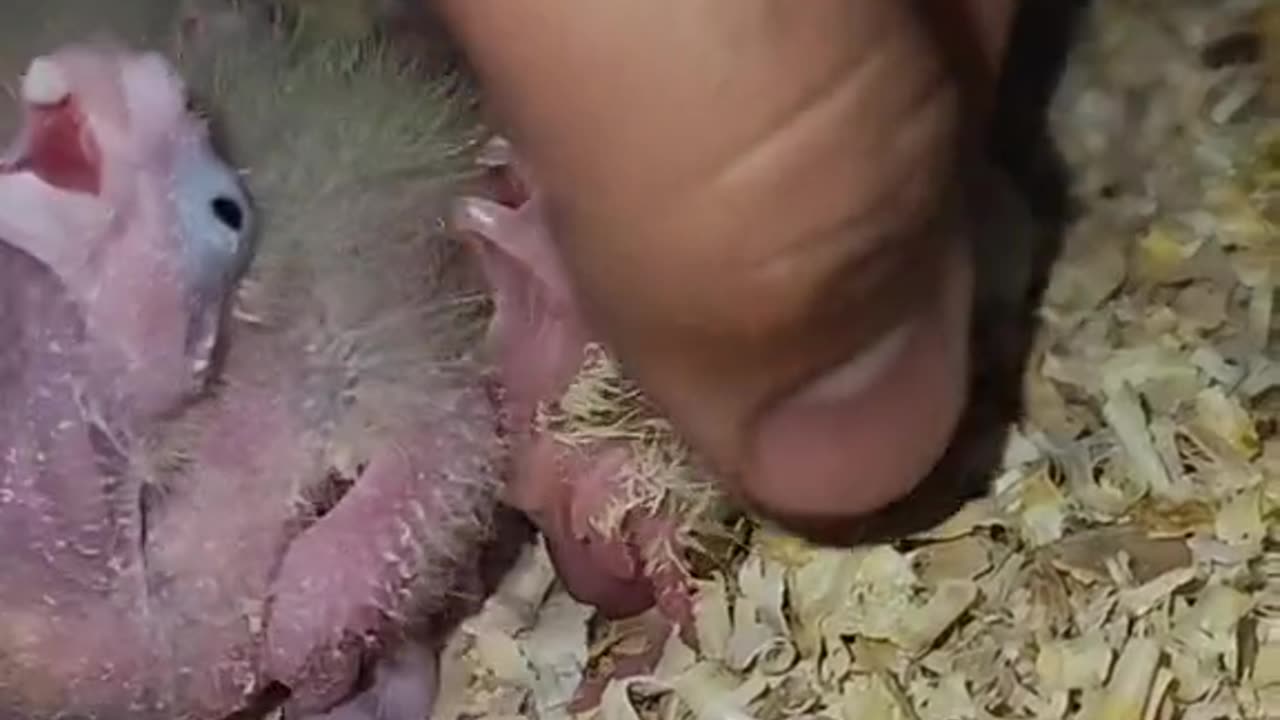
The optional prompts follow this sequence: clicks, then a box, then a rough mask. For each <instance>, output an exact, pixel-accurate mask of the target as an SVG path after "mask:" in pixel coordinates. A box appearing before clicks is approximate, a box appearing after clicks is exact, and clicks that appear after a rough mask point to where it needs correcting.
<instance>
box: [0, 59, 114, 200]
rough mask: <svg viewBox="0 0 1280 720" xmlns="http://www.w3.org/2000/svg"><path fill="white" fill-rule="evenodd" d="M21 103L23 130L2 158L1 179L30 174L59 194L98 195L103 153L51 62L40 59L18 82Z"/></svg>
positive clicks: (72, 96)
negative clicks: (10, 174)
mask: <svg viewBox="0 0 1280 720" xmlns="http://www.w3.org/2000/svg"><path fill="white" fill-rule="evenodd" d="M21 101H22V106H23V111H24V116H25V118H24V123H23V127H22V130H21V132H19V134H18V137H17V138H16V140H15V141H14V143H13V145H12V146H11V147H10V148H9V149H8V150H6V151H5V152H4V153H3V154H0V174H2V173H17V172H31V173H34V174H35V175H36V176H37V177H39V178H40V179H41V180H43V181H44V182H45V183H47V184H49V185H51V186H53V187H56V188H59V189H62V190H68V191H71V192H80V193H87V194H91V195H96V194H98V192H99V191H100V189H101V187H102V157H101V152H100V150H99V146H98V143H97V141H96V139H95V138H94V136H93V132H92V130H91V129H90V127H89V123H88V122H87V120H86V118H85V115H84V113H83V112H82V111H81V109H80V106H79V103H77V102H76V97H75V95H74V94H73V93H72V90H71V87H70V84H69V83H68V82H67V77H66V73H65V72H64V71H63V69H62V68H61V67H60V66H59V65H58V64H57V62H56V61H55V60H52V59H50V58H47V57H39V58H36V59H35V60H33V61H32V62H31V65H30V66H28V68H27V73H26V75H24V76H23V79H22V89H21Z"/></svg>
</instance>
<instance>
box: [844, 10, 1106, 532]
mask: <svg viewBox="0 0 1280 720" xmlns="http://www.w3.org/2000/svg"><path fill="white" fill-rule="evenodd" d="M1088 9H1089V0H1023V2H1022V5H1021V7H1020V10H1019V14H1018V16H1017V19H1016V21H1015V26H1014V34H1013V37H1012V39H1011V44H1010V47H1009V55H1008V59H1007V64H1006V66H1005V69H1004V74H1003V76H1002V77H1001V79H1000V83H999V87H998V95H997V100H996V109H995V113H994V118H993V121H994V126H993V128H992V132H991V136H990V145H989V147H988V152H989V155H988V157H989V158H990V159H991V160H992V161H993V163H994V165H995V166H996V168H997V170H998V173H999V174H1001V175H1003V178H999V180H1001V181H1002V182H998V183H996V184H997V185H1001V186H1002V187H1001V188H1000V189H999V191H998V192H995V193H994V194H992V195H989V196H987V197H985V198H984V199H983V200H982V202H983V204H984V205H986V212H983V213H980V214H979V218H980V219H979V222H980V223H981V226H980V227H978V228H977V232H976V244H977V247H976V254H977V259H978V277H977V287H978V296H977V299H976V306H975V312H974V323H973V349H972V352H973V378H972V391H971V399H970V403H969V407H968V408H967V410H966V413H965V416H964V418H963V419H962V421H961V424H960V428H959V429H958V431H957V433H956V435H955V438H954V439H953V441H952V444H951V446H950V447H949V448H948V450H947V453H946V455H945V456H944V457H943V459H942V461H941V462H940V463H939V464H938V465H937V467H936V469H935V470H934V472H933V474H932V475H930V477H929V478H927V479H926V480H925V481H924V482H923V483H921V484H920V485H919V486H918V487H917V488H916V490H915V491H913V492H912V493H911V494H910V495H908V496H907V497H906V498H904V499H903V500H901V501H899V502H898V503H896V504H894V505H893V506H891V507H889V508H888V509H886V510H884V511H882V512H880V513H878V514H876V515H875V516H873V517H871V518H868V519H865V520H864V521H863V522H861V523H860V526H859V527H858V528H857V529H856V530H855V532H856V533H857V536H856V538H850V537H849V536H843V537H837V538H832V539H833V540H840V541H842V542H844V543H848V542H851V541H854V540H856V541H857V542H884V541H892V540H895V539H900V538H902V537H903V536H904V535H907V534H910V533H913V532H919V531H922V530H925V529H928V528H929V527H932V526H935V525H937V524H938V523H940V522H942V521H943V520H945V519H946V518H947V517H948V516H950V515H951V514H953V513H954V512H955V511H956V510H957V509H958V508H959V507H960V506H961V505H962V504H963V503H964V502H966V501H968V500H971V499H973V498H976V497H980V496H981V495H983V494H985V493H986V492H987V491H988V489H989V486H990V481H991V480H992V479H993V477H994V475H995V473H996V471H998V469H999V467H1000V461H1001V457H1002V455H1003V449H1004V444H1005V440H1006V438H1007V435H1008V427H1009V425H1010V423H1012V422H1013V421H1014V420H1015V419H1016V418H1017V417H1018V416H1019V415H1021V413H1022V410H1023V398H1022V377H1023V373H1024V371H1025V370H1026V367H1027V362H1028V359H1029V355H1030V351H1031V343H1032V341H1033V339H1034V337H1035V333H1036V329H1037V325H1036V315H1035V311H1036V308H1037V307H1038V306H1039V304H1040V301H1041V297H1042V296H1043V294H1044V291H1045V288H1046V286H1047V284H1048V279H1049V273H1050V269H1051V267H1052V265H1053V263H1054V261H1055V259H1056V258H1057V256H1058V253H1059V250H1060V248H1061V246H1062V241H1063V236H1064V233H1065V230H1066V228H1067V226H1068V224H1069V223H1070V221H1071V219H1072V216H1073V212H1074V209H1073V208H1072V206H1071V202H1070V198H1069V194H1068V193H1069V182H1068V179H1067V168H1066V167H1065V165H1064V163H1063V161H1062V159H1061V157H1060V156H1059V154H1058V152H1057V148H1056V146H1055V144H1054V142H1053V140H1052V138H1051V137H1050V135H1049V123H1048V109H1049V105H1050V102H1051V100H1052V98H1053V97H1054V94H1055V92H1056V90H1057V88H1058V84H1059V81H1060V79H1061V77H1062V73H1063V70H1064V69H1065V67H1066V60H1067V57H1068V55H1069V52H1070V49H1071V47H1072V46H1073V44H1074V40H1075V37H1076V32H1077V31H1078V30H1079V29H1080V26H1081V23H1082V21H1083V20H1084V18H1085V13H1086V12H1087V11H1088Z"/></svg>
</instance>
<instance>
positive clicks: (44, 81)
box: [22, 57, 71, 105]
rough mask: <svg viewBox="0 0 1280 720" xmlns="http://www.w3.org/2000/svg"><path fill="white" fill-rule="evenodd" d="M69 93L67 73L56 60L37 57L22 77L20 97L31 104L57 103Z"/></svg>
mask: <svg viewBox="0 0 1280 720" xmlns="http://www.w3.org/2000/svg"><path fill="white" fill-rule="evenodd" d="M70 94H71V85H70V84H69V83H68V82H67V75H66V73H65V72H64V71H63V69H62V68H61V67H60V66H59V65H58V63H57V62H55V61H53V60H52V59H50V58H47V57H38V58H36V59H34V60H32V61H31V65H29V66H28V67H27V74H26V75H24V76H23V77H22V99H23V100H24V101H26V102H28V103H30V104H32V105H57V104H58V103H60V102H62V101H63V100H66V99H67V96H68V95H70Z"/></svg>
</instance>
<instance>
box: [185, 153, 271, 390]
mask: <svg viewBox="0 0 1280 720" xmlns="http://www.w3.org/2000/svg"><path fill="white" fill-rule="evenodd" d="M173 203H174V212H175V217H176V220H177V225H178V227H177V231H178V240H179V247H180V251H181V254H182V262H183V268H184V271H185V274H186V278H187V283H188V302H189V303H190V306H189V312H190V317H191V322H190V324H189V326H188V333H187V345H186V347H187V353H188V356H189V357H191V358H192V361H193V363H194V366H193V372H195V373H196V374H197V375H203V373H204V372H205V371H206V369H207V367H208V364H209V360H210V357H211V355H212V352H213V348H214V345H215V344H216V342H217V339H218V334H219V329H220V326H221V319H222V316H223V312H224V310H225V308H226V305H227V302H228V299H229V296H230V294H231V293H232V291H233V290H234V289H235V286H236V283H237V282H239V280H240V278H241V277H242V276H243V275H244V273H245V271H246V270H247V269H248V266H249V262H250V260H251V259H252V257H253V252H254V236H255V232H256V220H257V217H256V211H255V209H254V207H253V205H252V202H251V199H250V198H249V195H248V193H247V192H246V190H245V187H244V185H243V183H242V182H241V181H240V176H239V173H237V172H236V170H235V169H234V168H232V167H231V166H230V165H229V164H228V163H227V162H225V161H224V160H223V159H222V158H221V157H220V156H219V155H218V153H217V152H216V151H215V150H214V148H213V146H212V144H211V143H210V142H208V140H206V139H203V138H201V139H200V140H197V141H193V142H190V143H186V144H184V145H182V147H181V148H180V150H179V152H178V155H177V157H176V158H175V159H174V167H173Z"/></svg>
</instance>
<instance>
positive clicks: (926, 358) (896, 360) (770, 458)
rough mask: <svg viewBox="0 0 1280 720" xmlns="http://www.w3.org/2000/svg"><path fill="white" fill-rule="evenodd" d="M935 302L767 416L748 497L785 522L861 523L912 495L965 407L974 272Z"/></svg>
mask: <svg viewBox="0 0 1280 720" xmlns="http://www.w3.org/2000/svg"><path fill="white" fill-rule="evenodd" d="M958 271H959V276H958V277H954V278H950V279H949V282H948V283H947V285H950V286H951V287H944V288H942V292H940V293H939V297H938V300H937V302H935V303H930V304H929V305H927V306H926V307H924V308H923V309H922V312H920V313H919V314H918V315H917V316H915V317H914V318H911V319H909V320H907V321H906V322H904V323H902V324H901V325H899V326H898V327H896V328H895V329H893V330H891V331H890V332H888V333H886V334H885V335H884V336H883V337H882V338H881V339H880V340H878V341H876V342H875V343H874V344H873V345H872V346H871V347H869V348H865V349H863V350H862V351H861V352H859V353H858V354H857V355H856V356H855V357H853V358H851V359H850V360H849V361H848V362H846V363H844V364H842V365H840V366H839V367H837V368H835V369H833V370H831V371H830V372H828V373H825V374H824V375H823V376H822V377H821V378H820V379H818V380H816V381H814V382H813V383H811V384H809V385H808V386H807V387H805V388H804V389H802V390H801V391H799V392H797V393H796V394H795V395H793V396H791V397H790V398H788V399H787V400H785V401H783V402H782V403H781V404H779V405H778V406H777V407H776V408H774V409H773V410H772V411H771V412H769V413H768V414H766V415H765V416H764V417H763V418H762V420H761V421H760V422H759V424H758V425H757V426H756V428H755V434H754V436H753V440H754V452H753V453H752V459H753V462H751V463H750V465H749V467H748V469H747V472H746V473H745V475H744V476H743V479H742V484H743V492H744V495H745V496H746V499H747V500H748V501H750V502H753V503H755V504H756V505H757V506H758V508H759V509H760V510H761V511H762V512H763V513H765V514H766V515H772V516H774V517H775V518H777V519H779V520H780V521H782V522H784V524H786V523H785V520H784V519H791V520H797V519H808V520H813V521H818V522H821V521H823V520H824V519H826V520H830V519H833V518H856V517H857V516H861V515H866V514H869V513H873V512H875V511H878V510H881V509H883V508H885V507H886V506H888V505H889V504H891V503H893V502H894V501H896V500H899V499H901V498H902V497H903V496H905V495H906V494H907V493H909V492H910V491H911V490H912V489H914V488H915V486H916V485H917V484H919V482H920V481H921V480H923V479H924V477H925V476H927V475H928V473H929V471H930V470H931V469H932V468H933V467H934V465H935V464H937V462H938V461H939V460H940V459H941V457H942V455H943V453H944V452H945V450H946V448H947V445H948V444H949V441H950V438H951V436H952V434H953V433H954V432H955V429H956V427H957V426H958V424H959V420H960V416H961V413H962V411H963V409H964V406H965V403H966V401H967V399H968V397H967V395H968V368H969V362H968V360H969V357H968V352H969V343H968V315H969V303H968V302H965V298H966V297H968V295H969V293H970V291H971V283H970V282H969V278H968V275H966V274H965V273H967V272H968V268H958Z"/></svg>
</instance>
